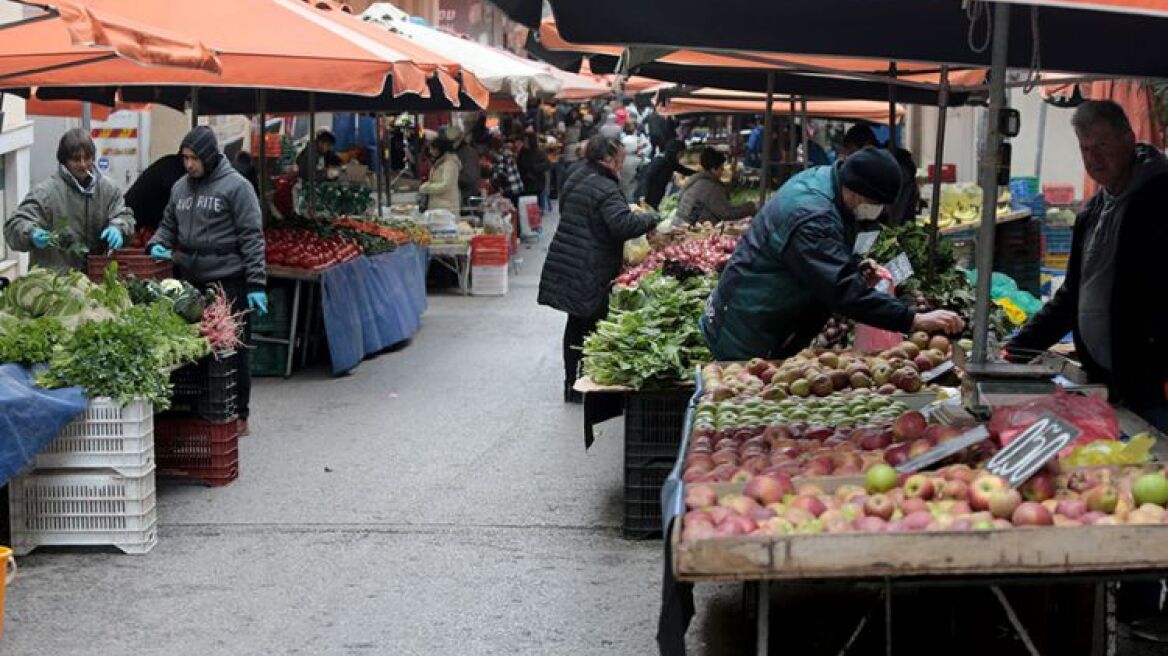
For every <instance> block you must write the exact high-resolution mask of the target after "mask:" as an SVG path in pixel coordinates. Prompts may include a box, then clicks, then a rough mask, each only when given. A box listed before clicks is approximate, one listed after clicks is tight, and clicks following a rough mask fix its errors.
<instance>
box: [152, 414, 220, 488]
mask: <svg viewBox="0 0 1168 656" xmlns="http://www.w3.org/2000/svg"><path fill="white" fill-rule="evenodd" d="M155 430H156V436H155V437H156V444H157V450H158V455H157V459H158V469H159V474H160V475H161V476H163V477H165V478H186V479H196V480H200V481H203V482H204V483H206V484H208V485H212V486H216V485H226V484H227V483H230V482H231V481H233V480H235V478H236V477H237V476H238V475H239V430H240V427H239V422H238V421H231V422H227V423H213V422H209V421H207V420H205V419H202V418H200V417H198V416H195V415H190V414H181V413H164V414H161V415H159V416H158V419H157V423H156V426H155Z"/></svg>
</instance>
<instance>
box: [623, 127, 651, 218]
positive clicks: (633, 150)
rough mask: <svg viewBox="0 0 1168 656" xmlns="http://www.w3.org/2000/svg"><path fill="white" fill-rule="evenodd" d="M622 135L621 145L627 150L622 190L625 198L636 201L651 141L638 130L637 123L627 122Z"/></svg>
mask: <svg viewBox="0 0 1168 656" xmlns="http://www.w3.org/2000/svg"><path fill="white" fill-rule="evenodd" d="M622 130H623V132H622V134H621V145H622V146H624V148H625V162H624V165H623V166H622V168H621V173H620V179H621V190H622V191H624V193H625V198H627V199H629V200H630V201H635V200H636V196H637V182H638V178H637V175H638V174H639V173H640V171H641V167H642V166H643V165H644V164H645V157H646V156H647V155H648V153H649V139H648V138H647V137H646V136H645V135H643V134H641V133H640V132H639V131H638V130H637V122H636V121H633V120H631V119H630V120H628V121H626V122H625V125H624V128H622Z"/></svg>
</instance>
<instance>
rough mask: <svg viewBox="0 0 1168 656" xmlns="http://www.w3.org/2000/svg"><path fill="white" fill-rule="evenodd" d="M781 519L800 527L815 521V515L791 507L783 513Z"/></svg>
mask: <svg viewBox="0 0 1168 656" xmlns="http://www.w3.org/2000/svg"><path fill="white" fill-rule="evenodd" d="M783 518H784V519H786V520H787V521H788V522H791V524H793V525H795V526H802V525H803V524H806V523H808V522H812V521H815V515H812V514H811V513H810V512H808V511H806V510H804V509H802V508H796V507H793V506H792V507H789V508H787V509H786V510H785V511H783Z"/></svg>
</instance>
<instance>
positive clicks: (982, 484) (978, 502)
mask: <svg viewBox="0 0 1168 656" xmlns="http://www.w3.org/2000/svg"><path fill="white" fill-rule="evenodd" d="M1004 487H1009V485H1008V484H1007V483H1006V479H1004V478H1002V477H1001V476H995V475H993V474H982V475H980V476H978V477H977V478H975V479H974V480H973V487H972V488H971V489H970V492H969V505H970V506H971V507H973V509H974V510H989V509H990V495H991V494H993V492H994V490H1000V489H1002V488H1004Z"/></svg>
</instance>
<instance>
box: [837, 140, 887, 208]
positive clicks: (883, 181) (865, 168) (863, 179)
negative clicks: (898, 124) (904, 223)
mask: <svg viewBox="0 0 1168 656" xmlns="http://www.w3.org/2000/svg"><path fill="white" fill-rule="evenodd" d="M839 175H840V183H841V184H842V185H843V186H845V187H847V188H848V189H851V190H852V191H854V192H856V193H857V194H860V195H861V196H863V197H865V198H867V199H869V200H871V201H872V202H875V203H880V204H881V205H889V204H891V203H892V202H893V201H895V200H896V196H897V195H898V194H899V193H900V165H899V164H898V163H897V162H896V158H895V157H893V156H892V153H889V152H888V151H887V150H883V149H878V148H873V147H872V146H868V147H867V148H863V149H861V150H858V151H856V152H855V153H853V154H852V155H851V156H850V157H848V158H847V159H846V160H844V164H843V166H841V167H840V174H839Z"/></svg>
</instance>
